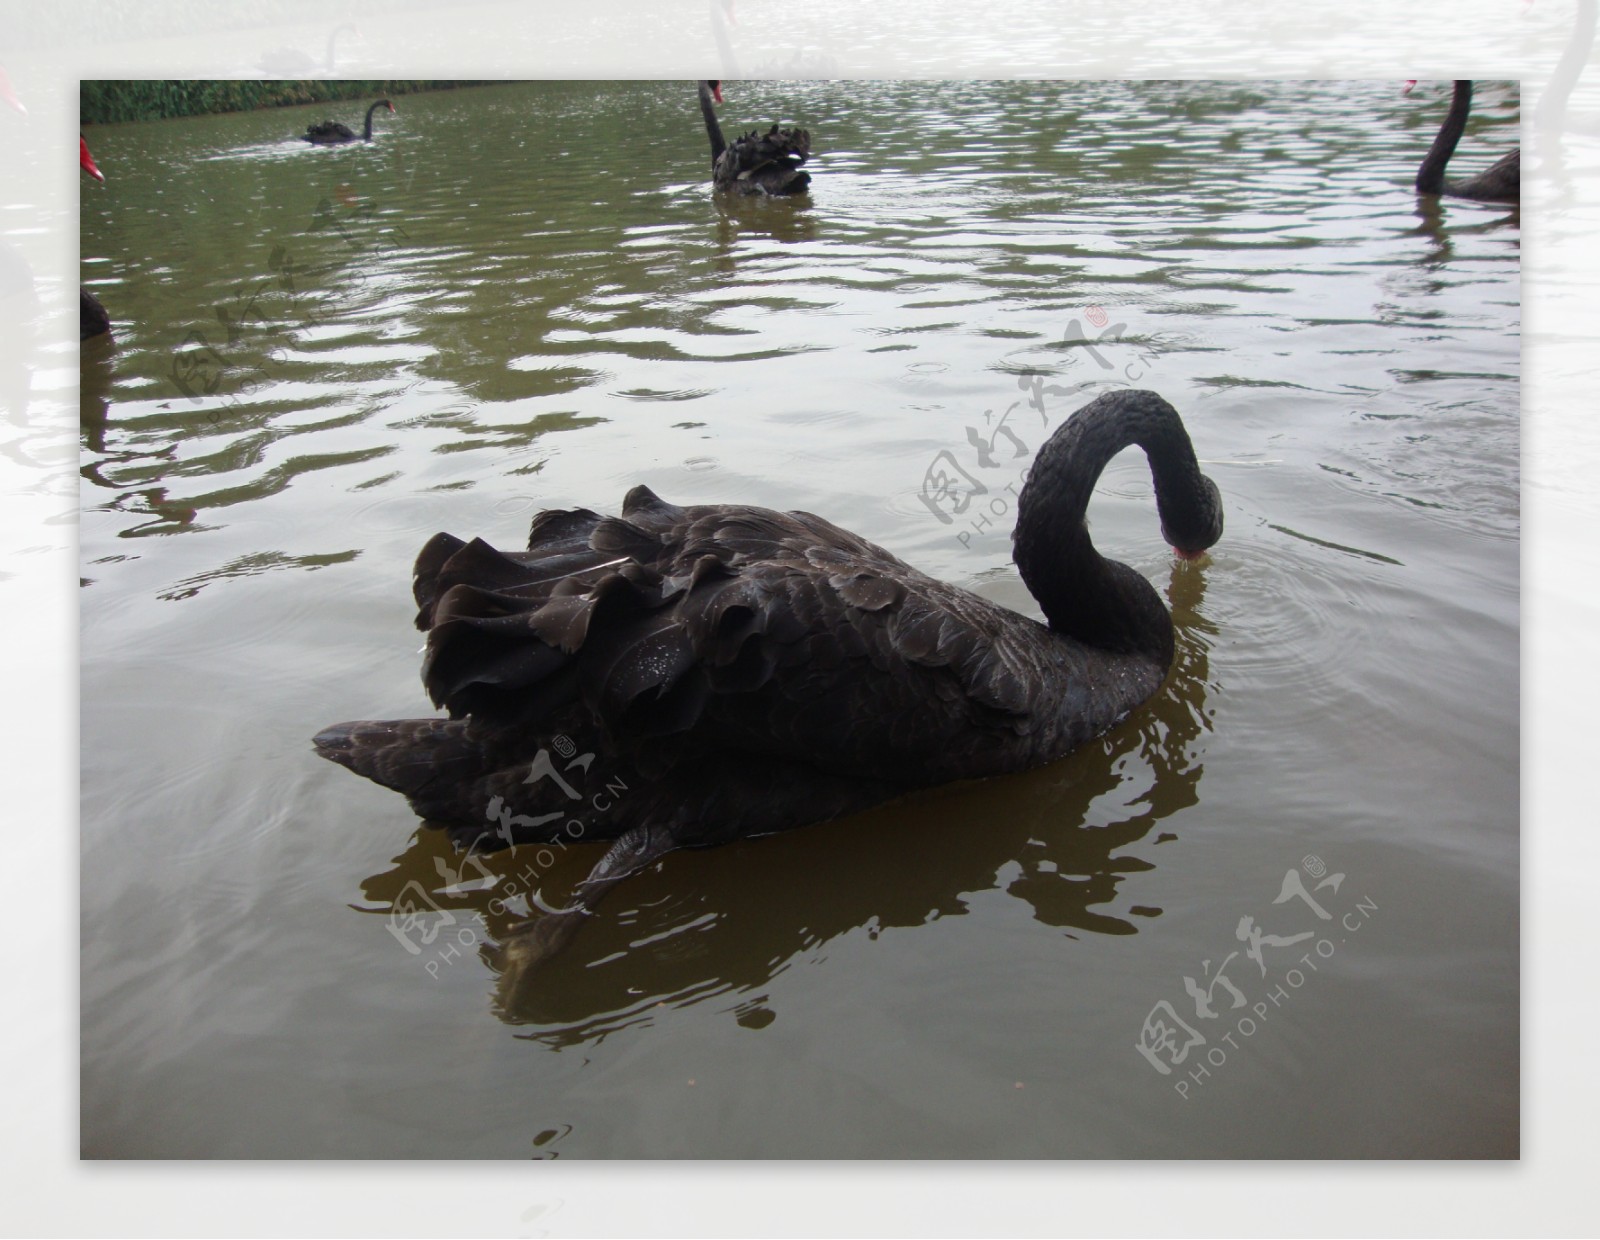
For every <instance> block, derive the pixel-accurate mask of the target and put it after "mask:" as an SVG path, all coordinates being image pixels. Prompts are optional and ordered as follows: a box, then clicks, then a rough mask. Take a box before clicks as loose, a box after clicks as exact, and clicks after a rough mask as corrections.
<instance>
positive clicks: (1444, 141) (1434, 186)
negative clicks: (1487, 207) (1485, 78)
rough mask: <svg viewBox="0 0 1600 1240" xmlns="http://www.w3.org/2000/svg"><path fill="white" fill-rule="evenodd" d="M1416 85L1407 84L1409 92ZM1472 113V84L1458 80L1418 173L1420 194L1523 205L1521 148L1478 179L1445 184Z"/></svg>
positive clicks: (1493, 164) (1486, 170) (1477, 177)
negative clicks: (1449, 167) (1448, 107)
mask: <svg viewBox="0 0 1600 1240" xmlns="http://www.w3.org/2000/svg"><path fill="white" fill-rule="evenodd" d="M1415 85H1416V82H1415V81H1410V82H1407V83H1406V90H1407V91H1410V89H1411V88H1412V87H1413V86H1415ZM1471 109H1472V83H1471V82H1470V81H1467V80H1466V79H1460V80H1457V82H1456V85H1455V93H1454V94H1453V95H1452V96H1451V98H1450V111H1449V112H1448V113H1447V114H1446V116H1445V118H1444V124H1443V125H1442V126H1440V128H1439V134H1438V136H1437V137H1436V138H1434V140H1433V145H1432V146H1431V147H1429V148H1428V154H1427V157H1426V158H1424V159H1423V161H1422V167H1420V168H1419V169H1417V192H1418V193H1419V194H1447V195H1449V196H1450V197H1452V198H1473V199H1476V200H1478V201H1479V202H1520V201H1521V200H1522V148H1521V147H1518V148H1517V149H1515V150H1513V151H1512V152H1511V153H1510V154H1508V155H1504V156H1502V157H1501V158H1499V159H1498V160H1496V161H1495V162H1494V163H1492V164H1490V165H1489V167H1488V168H1486V169H1485V170H1484V171H1482V172H1480V173H1479V174H1478V175H1477V176H1475V177H1472V178H1470V179H1469V180H1466V181H1446V180H1445V179H1444V169H1445V165H1446V164H1448V163H1449V162H1450V156H1451V155H1453V154H1454V153H1455V149H1456V143H1458V142H1460V141H1461V135H1462V133H1463V132H1465V130H1466V127H1467V114H1468V113H1469V112H1470V111H1471Z"/></svg>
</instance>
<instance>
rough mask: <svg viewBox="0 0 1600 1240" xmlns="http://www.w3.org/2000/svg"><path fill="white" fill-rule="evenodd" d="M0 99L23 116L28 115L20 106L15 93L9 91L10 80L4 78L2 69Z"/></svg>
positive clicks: (20, 103) (0, 71) (26, 110)
mask: <svg viewBox="0 0 1600 1240" xmlns="http://www.w3.org/2000/svg"><path fill="white" fill-rule="evenodd" d="M0 99H4V100H5V101H6V102H7V103H9V104H10V105H11V106H12V107H14V108H15V109H16V110H17V111H18V112H21V113H22V114H23V115H24V116H26V115H27V114H28V109H27V108H25V107H23V106H22V100H20V99H18V98H17V93H16V91H14V90H12V89H11V79H10V78H8V77H7V76H6V71H5V69H4V68H0Z"/></svg>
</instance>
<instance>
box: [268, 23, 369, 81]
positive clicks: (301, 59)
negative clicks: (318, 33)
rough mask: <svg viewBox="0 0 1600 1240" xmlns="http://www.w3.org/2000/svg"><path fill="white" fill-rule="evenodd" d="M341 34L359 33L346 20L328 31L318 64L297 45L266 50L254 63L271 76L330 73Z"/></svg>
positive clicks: (335, 63)
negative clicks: (325, 45)
mask: <svg viewBox="0 0 1600 1240" xmlns="http://www.w3.org/2000/svg"><path fill="white" fill-rule="evenodd" d="M342 34H353V35H359V34H360V31H358V30H357V29H356V28H355V27H354V26H352V25H350V23H349V22H346V23H345V24H344V25H342V26H335V27H334V28H333V29H332V30H330V31H329V32H328V49H327V52H326V54H325V55H324V56H323V60H322V63H321V64H320V65H319V64H318V63H317V62H316V59H315V58H314V57H312V56H311V54H310V53H309V52H303V51H301V50H300V49H299V48H297V47H280V48H278V49H277V50H276V51H272V52H268V53H267V54H266V55H264V56H263V57H262V58H261V59H260V60H258V61H256V65H257V66H258V67H259V68H260V69H261V70H262V72H264V73H270V74H272V76H273V77H295V76H298V75H299V74H302V73H332V72H333V71H334V69H335V68H336V67H337V65H338V52H337V47H336V46H335V45H336V44H337V43H338V42H339V36H340V35H342Z"/></svg>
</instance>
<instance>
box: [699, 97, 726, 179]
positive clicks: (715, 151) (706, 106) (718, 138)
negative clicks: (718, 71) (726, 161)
mask: <svg viewBox="0 0 1600 1240" xmlns="http://www.w3.org/2000/svg"><path fill="white" fill-rule="evenodd" d="M700 114H701V115H702V116H704V117H705V118H706V134H707V136H708V137H710V139H711V162H712V163H716V162H717V160H718V159H719V158H721V156H722V152H723V151H725V150H727V149H728V144H727V143H726V142H725V141H723V138H722V126H721V125H719V124H717V108H716V104H715V103H714V102H713V100H712V98H711V83H710V82H701V83H700Z"/></svg>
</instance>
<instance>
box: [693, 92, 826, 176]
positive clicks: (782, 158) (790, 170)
mask: <svg viewBox="0 0 1600 1240" xmlns="http://www.w3.org/2000/svg"><path fill="white" fill-rule="evenodd" d="M699 90H700V112H701V115H702V116H704V117H705V122H706V136H707V137H709V138H710V139H711V184H712V186H713V187H714V188H716V189H719V190H726V191H728V192H730V193H735V194H764V195H766V196H768V197H772V198H781V197H788V196H790V195H794V194H803V193H805V192H806V190H807V188H808V187H809V186H810V184H811V174H810V173H809V172H805V171H803V170H802V169H801V167H800V165H801V164H803V163H805V162H806V160H807V159H808V158H809V157H810V155H811V135H810V133H808V132H807V131H806V130H804V129H780V128H779V127H778V126H777V125H776V124H774V125H773V126H772V128H771V129H769V130H768V131H767V132H766V133H760V132H759V131H757V130H754V129H752V130H751V131H750V132H749V133H747V134H745V135H744V136H743V137H740V138H735V139H734V140H733V141H732V142H728V141H726V140H725V139H724V138H723V136H722V126H721V125H719V124H718V123H717V109H716V105H717V104H718V103H721V102H722V90H721V83H719V82H701V83H700V88H699Z"/></svg>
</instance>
